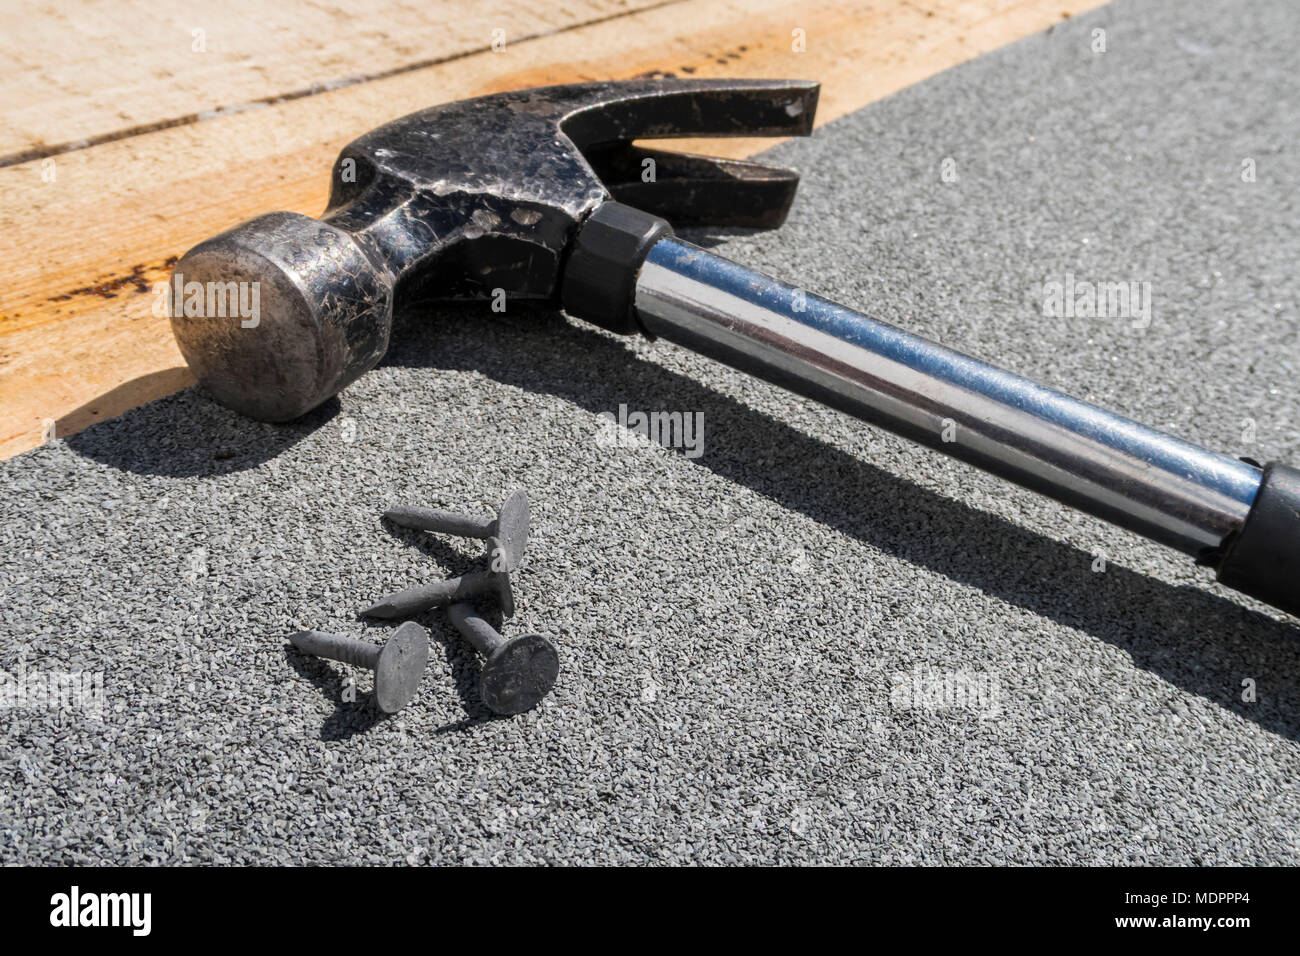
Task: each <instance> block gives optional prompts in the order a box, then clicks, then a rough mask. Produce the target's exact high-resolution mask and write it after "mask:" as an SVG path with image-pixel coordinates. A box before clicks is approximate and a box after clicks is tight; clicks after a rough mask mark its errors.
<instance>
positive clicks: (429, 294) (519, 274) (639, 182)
mask: <svg viewBox="0 0 1300 956" xmlns="http://www.w3.org/2000/svg"><path fill="white" fill-rule="evenodd" d="M817 91H818V87H817V84H815V83H803V82H792V81H782V80H645V81H634V82H623V83H584V84H575V85H570V86H554V87H546V88H542V89H533V90H521V91H518V92H512V93H501V94H497V95H494V96H485V97H481V98H479V99H474V100H465V101H461V102H456V103H448V104H446V105H443V106H436V107H433V108H432V109H428V110H423V111H421V112H419V113H413V114H411V115H410V116H406V117H403V118H402V119H399V120H396V121H394V122H392V123H389V124H388V125H386V126H382V127H380V128H379V129H376V130H374V131H372V132H370V133H367V134H366V135H365V136H363V137H361V138H360V139H358V140H356V141H355V142H353V143H352V144H351V145H349V146H347V147H346V148H345V149H344V150H343V152H342V153H341V154H340V156H339V158H338V161H337V162H336V163H335V165H334V170H333V184H332V189H331V193H330V201H329V206H328V207H327V208H326V210H325V213H324V215H323V216H322V217H321V218H320V219H319V220H317V219H312V218H311V217H309V216H303V215H299V214H296V213H288V212H279V213H270V214H268V215H265V216H260V217H258V218H257V219H253V220H251V221H249V222H246V223H244V224H243V225H240V226H236V227H235V228H233V229H231V230H229V231H227V232H223V233H221V234H220V235H218V236H214V237H213V238H211V239H209V240H207V241H206V242H202V243H200V244H199V245H197V246H195V247H194V248H193V249H191V250H190V251H189V252H188V253H186V254H185V256H184V258H182V259H181V260H180V262H178V263H177V265H176V270H175V272H176V275H177V276H178V277H179V278H180V281H181V284H182V286H189V285H190V284H191V283H195V282H197V283H199V284H200V286H201V287H203V288H207V287H208V283H223V284H228V283H231V282H235V283H248V284H249V285H248V286H243V285H241V286H239V288H255V289H257V291H258V304H259V309H258V314H257V316H255V317H254V318H253V319H251V320H250V319H249V318H248V317H240V316H238V315H230V316H213V315H190V316H186V315H185V314H184V309H183V308H178V307H177V305H179V303H175V304H174V305H173V309H172V315H173V318H172V329H173V331H174V332H175V334H176V340H177V342H178V343H179V344H180V349H181V353H182V354H183V355H184V356H185V360H186V361H187V362H188V363H189V365H190V368H191V369H192V370H193V371H194V373H195V375H196V376H197V377H198V379H199V380H200V381H201V382H202V383H203V385H204V386H205V387H206V388H207V389H208V390H209V391H210V392H212V394H213V395H215V396H216V398H217V399H218V400H219V401H220V402H221V403H222V404H224V405H227V406H229V407H231V408H233V409H235V410H236V411H239V412H242V413H243V414H245V415H248V416H249V417H252V418H257V419H261V420H264V421H288V420H290V419H293V418H297V417H298V416H300V415H302V414H303V413H305V412H307V411H309V410H311V409H312V408H314V407H316V406H317V405H319V404H320V403H321V402H323V401H325V400H326V399H328V398H329V397H330V396H332V395H334V394H335V393H336V392H338V391H340V390H341V389H343V388H344V387H345V386H347V385H348V384H349V383H351V382H352V381H354V380H355V379H356V378H357V377H358V376H359V375H361V374H362V373H363V372H365V371H367V370H369V369H371V368H373V367H374V366H375V365H376V364H377V363H378V362H379V360H380V359H381V358H382V357H383V355H384V352H385V351H386V350H387V348H388V336H389V329H390V327H391V325H392V315H393V310H394V308H395V307H401V306H404V305H407V304H410V303H415V302H420V301H437V300H466V299H486V298H490V297H492V296H494V295H499V294H502V293H504V294H505V295H506V296H507V297H508V298H511V299H527V300H533V301H538V302H543V303H552V304H556V305H558V304H559V287H560V273H561V265H562V263H563V261H564V256H565V253H566V250H567V249H568V248H569V246H570V244H571V242H572V240H573V238H574V236H575V234H576V232H577V229H578V226H579V225H580V224H581V223H582V222H583V220H584V219H585V218H586V217H587V216H588V215H589V214H590V213H591V212H592V210H594V209H595V208H596V207H598V206H600V205H601V204H603V203H605V202H606V201H607V200H610V199H616V200H620V201H622V202H625V203H629V204H631V205H634V206H636V207H638V208H640V209H643V210H645V211H647V212H650V213H654V214H657V215H660V216H663V217H665V218H666V219H668V220H670V221H672V222H674V223H676V224H688V223H696V224H718V225H743V226H778V225H780V224H781V222H782V221H783V220H784V218H785V214H786V211H787V209H788V208H789V206H790V202H791V200H792V199H793V197H794V190H795V186H796V185H797V183H798V176H797V175H796V174H795V173H794V172H793V171H791V170H786V169H780V168H776V167H771V166H764V165H761V164H758V163H749V162H738V161H734V160H723V159H714V158H710V157H702V156H687V155H683V154H674V153H667V152H660V151H656V150H650V149H646V148H643V147H639V146H634V145H633V143H632V140H633V139H655V138H664V137H679V136H697V135H699V136H792V135H807V134H808V133H809V132H810V131H811V130H812V121H813V114H814V112H815V110H816V106H817ZM498 290H500V291H499V292H498Z"/></svg>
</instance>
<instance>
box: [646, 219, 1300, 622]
mask: <svg viewBox="0 0 1300 956" xmlns="http://www.w3.org/2000/svg"><path fill="white" fill-rule="evenodd" d="M633 304H634V310H635V317H636V320H637V322H638V323H639V325H640V327H641V328H642V329H643V330H644V331H645V332H646V333H648V334H650V335H652V336H660V337H662V338H665V339H668V340H669V341H672V342H676V343H678V344H679V345H683V346H685V347H687V348H690V349H692V350H694V351H696V352H699V353H701V354H704V355H707V356H709V357H711V358H714V359H717V360H719V361H721V362H723V363H725V364H727V365H730V366H732V367H734V368H738V369H741V370H742V371H745V372H749V373H751V374H753V375H756V376H757V377H759V378H762V379H765V380H767V381H770V382H773V383H775V384H778V385H781V386H783V387H784V388H787V389H789V390H791V391H793V392H796V393H798V394H800V395H805V396H808V397H810V398H813V399H816V400H817V401H819V402H822V403H823V404H826V405H829V406H831V407H832V408H837V409H839V410H841V411H844V412H847V413H848V414H850V415H853V416H855V417H857V418H860V419H862V420H864V421H867V422H871V423H872V424H876V425H880V426H882V427H884V428H887V429H889V430H891V431H893V432H896V433H898V434H900V435H903V436H905V437H907V438H910V439H913V440H915V441H917V442H920V443H922V444H924V445H928V446H929V447H931V448H934V449H936V450H938V451H941V452H944V453H945V454H948V455H951V456H953V457H955V458H959V459H961V460H963V461H966V462H969V463H970V464H973V465H977V466H978V467H980V468H983V469H984V470H986V471H989V472H992V473H993V474H996V475H1000V476H1002V477H1004V478H1007V479H1009V480H1011V481H1013V482H1016V483H1017V484H1020V485H1022V486H1024V487H1027V488H1030V489H1032V490H1035V491H1038V492H1041V493H1043V494H1046V495H1049V496H1050V497H1052V498H1055V499H1056V500H1058V501H1061V502H1064V503H1066V504H1068V505H1071V506H1073V507H1076V508H1079V509H1081V510H1083V511H1086V512H1088V513H1090V514H1093V515H1096V516H1098V517H1101V518H1103V519H1105V520H1108V521H1111V522H1113V523H1115V524H1118V525H1121V526H1123V527H1125V528H1128V529H1130V530H1133V531H1136V532H1138V533H1139V534H1142V535H1145V536H1146V537H1148V538H1151V539H1153V540H1155V541H1159V542H1161V543H1163V544H1166V545H1169V546H1171V547H1174V548H1177V549H1179V550H1181V551H1183V552H1185V553H1188V554H1191V555H1193V556H1195V557H1197V559H1198V561H1200V562H1201V563H1205V564H1212V565H1215V566H1216V567H1218V568H1219V572H1220V580H1222V581H1224V583H1227V584H1229V585H1230V586H1232V587H1235V588H1237V589H1238V590H1242V591H1245V592H1246V593H1249V594H1252V595H1254V596H1256V597H1260V598H1262V599H1263V600H1266V601H1269V602H1270V603H1272V604H1274V605H1275V606H1277V607H1281V608H1283V609H1285V610H1288V611H1291V612H1293V613H1300V593H1297V592H1300V588H1296V587H1295V585H1294V581H1295V580H1297V579H1300V480H1297V478H1300V473H1297V472H1295V471H1293V470H1291V469H1287V468H1286V467H1285V466H1280V465H1278V466H1270V469H1269V478H1268V480H1265V475H1264V473H1263V472H1262V471H1261V469H1260V468H1259V467H1258V466H1256V465H1254V464H1253V463H1248V462H1245V461H1241V460H1238V459H1235V458H1231V457H1229V456H1227V455H1221V454H1218V453H1215V452H1211V451H1208V450H1206V449H1204V448H1200V447H1198V446H1196V445H1194V444H1192V443H1190V442H1187V441H1184V440H1183V439H1181V438H1176V437H1174V436H1172V435H1167V434H1164V433H1162V432H1159V431H1157V430H1155V429H1152V428H1148V427H1146V426H1144V425H1141V424H1138V423H1137V422H1134V421H1131V420H1130V419H1127V418H1123V417H1121V416H1119V415H1115V414H1112V413H1110V412H1107V411H1105V410H1103V409H1100V408H1097V407H1095V406H1092V405H1089V404H1087V403H1086V402H1082V401H1079V400H1078V399H1075V398H1071V397H1069V396H1068V395H1064V394H1062V393H1061V392H1057V391H1055V390H1053V389H1050V388H1046V387H1044V386H1042V385H1039V384H1037V383H1035V382H1032V381H1030V380H1029V379H1026V378H1023V377H1021V376H1019V375H1015V374H1013V373H1011V372H1008V371H1004V370H1002V369H999V368H996V367H994V366H992V365H989V364H987V363H985V362H982V361H980V360H978V359H975V358H972V357H970V356H968V355H963V354H961V353H960V352H956V351H954V350H952V349H949V348H947V347H945V346H943V345H940V344H938V343H937V342H931V341H929V340H927V339H924V338H921V337H920V336H916V335H913V334H911V333H909V332H905V331H903V330H902V329H899V328H896V327H895V326H892V325H888V324H886V323H884V322H880V321H878V320H876V319H873V318H870V317H869V316H866V315H863V314H862V313H859V312H855V311H853V310H852V309H848V308H845V307H844V306H841V305H837V304H835V303H834V302H830V301H828V300H826V299H823V298H820V297H819V296H816V295H812V294H811V293H807V292H805V291H803V290H801V289H798V288H796V287H794V286H791V285H787V284H785V283H783V282H779V281H778V280H776V279H773V278H771V277H769V276H766V275H763V274H761V273H758V272H754V271H752V270H750V269H747V268H745V267H744V266H741V265H738V264H737V263H735V262H731V261H730V260H727V259H724V258H722V257H720V256H716V255H713V254H712V253H710V252H707V251H705V250H704V249H701V248H699V247H697V246H694V245H691V244H690V243H688V242H684V241H682V240H680V239H677V238H675V237H671V236H670V237H666V238H660V239H658V240H657V241H656V242H655V243H654V245H653V246H651V247H650V248H649V250H648V252H647V253H646V256H645V259H644V262H643V263H642V265H641V268H640V270H639V272H638V273H637V274H636V280H635V289H634V299H633ZM1262 487H1263V488H1264V489H1265V491H1266V492H1267V493H1262V492H1261V488H1262ZM1257 496H1258V498H1259V499H1260V502H1261V503H1262V504H1261V505H1260V507H1258V508H1253V506H1254V505H1256V499H1257ZM1262 511H1267V513H1268V517H1266V518H1265V517H1261V513H1262ZM1280 515H1281V516H1285V515H1289V516H1290V517H1289V519H1286V520H1284V519H1283V518H1280V517H1279V516H1280ZM1248 527H1253V528H1254V532H1255V533H1254V534H1253V535H1251V534H1243V529H1247V528H1248ZM1252 542H1253V543H1252ZM1243 549H1245V550H1244V552H1243Z"/></svg>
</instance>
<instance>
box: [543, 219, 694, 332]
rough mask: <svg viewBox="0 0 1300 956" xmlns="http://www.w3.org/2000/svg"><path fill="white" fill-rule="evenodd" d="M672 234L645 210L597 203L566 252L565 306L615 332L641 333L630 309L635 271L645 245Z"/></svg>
mask: <svg viewBox="0 0 1300 956" xmlns="http://www.w3.org/2000/svg"><path fill="white" fill-rule="evenodd" d="M672 234H673V229H672V226H670V225H668V223H667V222H666V221H665V220H663V219H660V218H659V217H658V216H652V215H650V214H649V213H648V212H642V211H641V210H639V209H633V208H632V207H631V206H624V205H623V204H622V203H618V202H607V203H605V204H604V205H602V206H600V207H598V208H597V209H596V211H595V212H593V213H592V214H591V215H590V216H588V217H587V221H586V222H584V223H583V224H582V227H581V228H580V229H579V230H578V236H577V238H576V239H574V241H573V247H572V249H571V250H570V251H569V261H568V263H567V264H566V265H565V267H564V280H563V282H562V283H561V286H560V301H561V303H562V304H563V306H564V311H565V312H567V313H569V315H571V316H573V317H574V318H578V319H584V320H586V321H587V322H590V323H592V324H593V325H599V326H600V327H601V328H605V329H609V330H610V331H611V332H618V333H619V334H620V335H635V334H637V333H639V332H644V329H642V328H641V325H640V323H638V322H637V320H636V314H635V312H634V311H633V308H632V304H633V300H634V299H635V297H636V277H637V273H639V272H640V271H641V266H642V264H643V263H644V262H645V257H646V256H647V255H649V254H650V248H651V247H652V246H653V245H654V244H655V243H656V242H658V241H659V240H660V239H662V238H664V237H665V236H671V235H672Z"/></svg>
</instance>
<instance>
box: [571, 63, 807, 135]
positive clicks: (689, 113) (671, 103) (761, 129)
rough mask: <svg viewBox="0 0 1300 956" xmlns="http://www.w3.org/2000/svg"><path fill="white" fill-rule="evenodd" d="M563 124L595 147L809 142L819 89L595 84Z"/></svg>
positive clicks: (726, 83)
mask: <svg viewBox="0 0 1300 956" xmlns="http://www.w3.org/2000/svg"><path fill="white" fill-rule="evenodd" d="M588 89H589V91H590V100H589V101H588V102H589V105H586V106H584V107H580V108H578V109H575V110H574V111H573V112H572V113H571V114H570V115H569V116H568V117H567V118H566V119H564V120H563V121H562V122H561V124H560V125H561V128H562V129H563V130H564V132H565V134H566V135H568V136H569V138H570V139H572V140H573V141H574V143H576V144H577V145H578V147H579V148H581V149H585V148H586V147H588V146H592V145H596V144H600V143H608V142H613V141H618V140H621V141H624V142H627V141H630V140H633V139H668V138H673V137H683V136H807V135H808V134H809V133H811V132H812V123H813V116H814V114H815V113H816V111H817V94H818V91H819V90H820V85H819V84H817V83H812V82H807V81H803V80H727V79H698V80H694V79H678V80H647V81H643V82H641V83H593V84H590V85H589V87H588Z"/></svg>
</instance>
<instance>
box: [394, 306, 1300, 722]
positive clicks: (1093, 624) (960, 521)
mask: <svg viewBox="0 0 1300 956" xmlns="http://www.w3.org/2000/svg"><path fill="white" fill-rule="evenodd" d="M431 322H436V332H435V331H433V328H432V327H431ZM385 364H390V365H399V366H418V367H430V366H432V367H438V368H448V369H458V370H473V371H477V372H480V373H481V374H484V375H486V376H488V377H491V378H493V379H496V380H497V381H500V382H503V383H506V384H509V385H512V386H515V387H517V388H520V389H523V390H525V391H530V392H538V393H545V394H549V395H553V396H556V397H559V398H562V399H564V400H565V401H567V402H570V403H572V404H573V405H575V406H577V407H579V408H582V409H584V410H585V411H587V412H589V413H593V414H595V413H600V412H609V411H611V410H613V409H616V408H617V407H618V405H619V403H620V402H623V403H627V404H629V405H630V406H632V407H636V408H645V409H690V410H692V411H703V412H704V413H705V416H706V420H707V421H708V422H709V436H710V437H709V441H708V444H707V447H706V448H705V453H704V454H703V455H702V456H701V457H699V458H697V459H694V462H695V464H697V465H701V466H703V467H705V468H708V469H710V470H712V471H713V472H715V473H716V474H718V475H719V476H721V477H723V478H725V479H727V480H728V481H731V482H735V483H737V484H740V485H744V486H745V487H747V488H750V489H752V490H753V491H755V492H757V493H759V494H761V495H764V496H765V497H768V498H771V499H772V500H774V501H776V502H777V503H779V504H780V505H781V506H782V507H785V508H788V509H790V510H792V511H798V512H801V513H803V514H805V515H807V516H808V517H810V518H812V519H814V520H816V521H818V522H819V523H821V524H824V525H826V526H827V527H829V528H832V529H834V530H835V531H838V532H841V533H843V534H847V535H852V536H854V537H856V538H858V539H859V540H861V541H864V542H866V543H868V544H870V545H872V546H873V547H876V548H879V549H881V550H882V551H884V552H886V553H889V554H892V555H894V556H896V557H899V558H902V559H903V560H905V561H909V562H911V563H913V564H915V565H918V566H920V567H924V568H927V569H928V570H931V571H934V572H935V573H937V574H941V575H944V576H945V577H947V578H949V579H951V580H954V581H957V582H960V583H962V584H966V585H969V586H970V587H973V588H977V589H979V590H980V591H983V592H985V593H987V594H990V595H992V596H994V597H997V598H999V599H1001V600H1003V601H1007V602H1009V603H1011V604H1014V605H1017V606H1019V607H1021V608H1024V609H1026V610H1028V611H1031V612H1033V613H1035V614H1037V615H1040V616H1042V617H1044V618H1047V619H1049V620H1052V621H1055V622H1057V623H1059V624H1062V625H1065V626H1067V627H1071V628H1074V629H1077V630H1080V631H1083V632H1086V633H1088V634H1090V635H1092V636H1093V637H1095V638H1097V639H1100V640H1103V641H1106V642H1107V643H1109V644H1112V645H1114V646H1116V647H1119V648H1121V649H1123V650H1124V651H1126V652H1127V653H1128V654H1129V655H1130V656H1131V658H1132V660H1133V662H1134V664H1135V665H1136V666H1138V667H1140V668H1142V669H1144V670H1147V671H1149V672H1151V673H1154V674H1157V675H1159V676H1160V677H1162V678H1163V679H1165V680H1167V681H1169V682H1170V683H1172V684H1175V685H1177V686H1179V687H1181V688H1183V689H1184V690H1187V691H1190V692H1192V693H1195V694H1198V695H1200V696H1201V697H1203V698H1205V699H1206V700H1209V701H1212V702H1214V703H1216V704H1218V705H1219V706H1220V707H1223V708H1225V709H1227V710H1230V711H1232V712H1233V713H1234V714H1237V715H1239V716H1241V717H1244V718H1246V719H1248V720H1252V721H1255V722H1256V723H1258V724H1259V725H1260V726H1262V727H1264V728H1266V729H1268V730H1270V731H1272V732H1274V733H1277V734H1280V735H1283V736H1285V737H1288V738H1291V739H1300V704H1298V702H1297V700H1296V698H1295V696H1294V691H1295V688H1296V687H1297V686H1300V641H1297V637H1298V636H1300V632H1298V631H1297V628H1296V626H1295V625H1294V624H1293V623H1290V622H1288V621H1279V620H1275V619H1273V618H1270V617H1268V616H1266V615H1264V614H1261V613H1259V612H1257V611H1253V610H1250V609H1248V608H1246V607H1243V606H1242V605H1240V604H1237V603H1235V602H1233V601H1229V600H1225V599H1224V598H1221V597H1219V596H1217V595H1215V594H1212V593H1210V592H1209V591H1206V590H1203V589H1201V588H1199V587H1196V586H1176V585H1172V584H1168V583H1166V582H1164V581H1161V580H1159V579H1156V578H1153V577H1150V576H1148V575H1145V574H1141V573H1139V572H1136V571H1133V570H1130V569H1128V568H1124V567H1120V566H1117V565H1114V564H1110V565H1108V567H1107V569H1106V571H1105V573H1102V574H1098V573H1095V572H1093V571H1092V569H1091V566H1092V562H1093V559H1094V556H1093V555H1092V554H1089V553H1088V552H1086V551H1084V550H1082V549H1080V548H1077V547H1074V546H1073V545H1069V544H1065V543H1062V542H1059V541H1056V540H1053V539H1051V538H1047V537H1044V536H1043V535H1041V534H1039V533H1037V532H1034V531H1031V530H1028V529H1026V528H1023V527H1019V526H1017V525H1015V524H1013V523H1011V522H1009V521H1007V520H1005V519H1004V518H1001V517H999V516H996V515H993V514H988V513H986V512H983V511H980V510H978V509H976V508H973V507H971V506H969V505H966V504H964V503H962V502H961V501H959V500H956V499H952V498H947V497H944V496H941V495H939V494H936V493H935V492H933V491H930V490H928V489H925V488H921V487H919V486H917V485H915V484H913V483H912V482H910V481H908V480H907V479H906V478H905V477H902V476H899V475H895V474H891V473H889V472H886V471H884V470H882V469H881V468H878V467H876V466H875V465H873V464H871V463H870V462H869V461H866V460H863V459H861V458H858V457H856V456H854V455H852V454H849V453H847V452H844V451H841V450H839V449H837V448H835V447H834V446H832V445H829V444H827V443H825V442H823V441H822V440H820V439H818V438H814V437H812V436H809V435H807V434H804V433H803V432H800V431H798V430H797V429H795V428H793V427H791V426H789V425H786V424H784V423H783V422H780V421H778V420H776V419H774V418H771V417H770V416H768V415H766V414H764V413H762V412H758V411H755V410H753V409H751V408H749V407H748V406H746V405H744V404H742V403H741V402H739V401H737V400H735V399H732V398H729V397H727V396H725V395H723V394H721V393H719V392H717V391H715V390H713V389H712V388H709V387H708V386H707V385H704V384H702V383H701V382H699V381H697V380H695V379H693V378H690V377H688V376H685V375H682V374H680V373H677V372H673V371H671V370H668V369H665V368H663V367H661V366H659V365H656V364H654V363H652V362H648V361H645V360H644V359H641V358H638V357H637V356H636V355H634V354H632V353H631V352H630V350H629V349H628V348H627V347H626V346H625V345H623V344H622V342H621V341H619V340H618V339H616V338H612V337H610V336H608V335H605V334H604V333H600V332H596V331H593V330H590V329H587V328H583V327H581V326H579V325H578V324H576V323H572V322H570V321H568V320H566V319H565V318H564V317H563V316H561V315H559V314H558V313H555V312H543V311H537V312H531V313H523V312H517V313H514V314H502V315H492V316H490V317H485V316H484V314H483V311H482V309H460V310H439V311H438V313H436V316H430V315H428V314H426V315H424V316H422V317H420V318H419V320H418V321H417V320H416V319H415V317H413V316H406V317H403V318H402V319H401V321H399V323H398V324H397V326H396V327H395V329H394V336H393V344H392V347H391V348H390V351H389V354H388V356H387V358H386V360H385ZM860 427H863V428H869V427H871V426H868V425H866V424H862V425H861V426H860ZM882 501H884V502H902V503H903V507H905V508H906V509H907V516H908V520H907V522H905V523H902V522H897V521H879V520H876V517H875V514H874V511H873V508H874V507H875V503H877V502H882ZM998 556H1007V557H1002V559H999V557H998ZM452 637H453V639H455V637H456V635H455V634H454V632H453V635H452ZM1246 679H1251V680H1254V681H1256V682H1257V691H1258V695H1257V697H1258V699H1257V700H1256V701H1254V702H1250V703H1247V702H1243V701H1242V700H1241V695H1242V690H1243V681H1245V680H1246ZM476 696H477V695H476V694H475V697H476Z"/></svg>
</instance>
